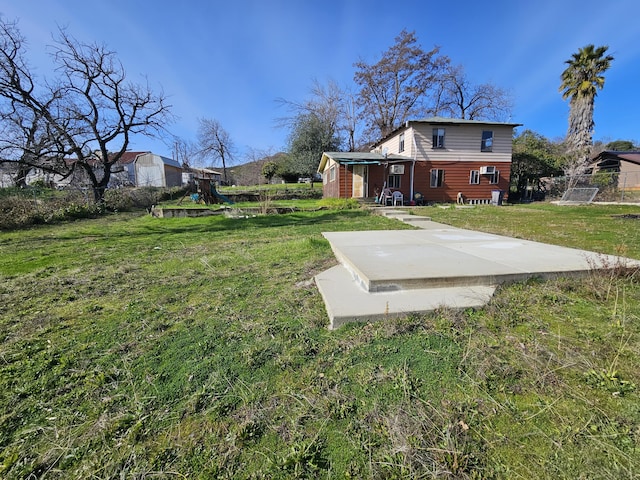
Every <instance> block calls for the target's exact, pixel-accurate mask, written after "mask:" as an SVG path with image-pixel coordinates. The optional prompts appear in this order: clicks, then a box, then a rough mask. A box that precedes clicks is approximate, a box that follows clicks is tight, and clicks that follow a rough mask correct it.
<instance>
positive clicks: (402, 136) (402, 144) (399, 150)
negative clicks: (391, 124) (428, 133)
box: [398, 132, 404, 153]
mask: <svg viewBox="0 0 640 480" xmlns="http://www.w3.org/2000/svg"><path fill="white" fill-rule="evenodd" d="M400 152H404V132H402V133H401V134H400V146H399V147H398V153H400Z"/></svg>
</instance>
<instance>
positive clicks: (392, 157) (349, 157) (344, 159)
mask: <svg viewBox="0 0 640 480" xmlns="http://www.w3.org/2000/svg"><path fill="white" fill-rule="evenodd" d="M324 154H325V155H326V156H327V157H329V158H331V159H333V160H334V161H336V162H338V163H383V162H393V161H396V162H410V161H412V160H413V159H412V158H410V157H405V156H402V155H397V154H395V153H389V154H387V155H384V154H382V153H373V152H324Z"/></svg>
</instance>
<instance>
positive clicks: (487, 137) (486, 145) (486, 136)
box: [480, 130, 493, 152]
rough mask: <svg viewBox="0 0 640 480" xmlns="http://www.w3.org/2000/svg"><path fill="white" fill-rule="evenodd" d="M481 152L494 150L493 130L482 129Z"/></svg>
mask: <svg viewBox="0 0 640 480" xmlns="http://www.w3.org/2000/svg"><path fill="white" fill-rule="evenodd" d="M480 151H481V152H491V151H493V132H492V131H491V130H483V131H482V143H481V144H480Z"/></svg>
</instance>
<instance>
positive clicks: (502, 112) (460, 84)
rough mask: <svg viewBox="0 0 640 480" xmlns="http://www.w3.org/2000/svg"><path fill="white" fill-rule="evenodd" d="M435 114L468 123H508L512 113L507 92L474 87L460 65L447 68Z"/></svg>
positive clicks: (492, 86) (486, 84) (493, 87)
mask: <svg viewBox="0 0 640 480" xmlns="http://www.w3.org/2000/svg"><path fill="white" fill-rule="evenodd" d="M434 104H435V107H434V109H435V113H436V115H438V114H444V115H445V116H450V117H452V118H460V119H463V120H464V119H467V120H491V121H507V120H508V119H509V118H510V117H511V112H512V110H513V100H512V98H511V96H510V95H509V93H508V92H506V91H505V90H503V89H501V88H499V87H496V86H495V85H493V84H491V83H479V84H478V83H473V82H471V81H470V80H469V78H468V77H467V75H466V74H465V72H464V68H463V67H462V66H461V65H457V66H454V67H450V68H447V70H446V72H445V73H444V75H443V76H442V77H441V80H440V88H439V89H438V90H437V92H436V94H435V101H434Z"/></svg>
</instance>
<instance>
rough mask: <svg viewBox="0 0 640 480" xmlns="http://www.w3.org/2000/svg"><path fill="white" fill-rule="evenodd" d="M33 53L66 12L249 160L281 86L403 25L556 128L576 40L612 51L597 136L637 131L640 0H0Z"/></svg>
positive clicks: (635, 137) (40, 54) (274, 144)
mask: <svg viewBox="0 0 640 480" xmlns="http://www.w3.org/2000/svg"><path fill="white" fill-rule="evenodd" d="M0 14H2V15H3V16H4V18H5V19H7V20H15V19H17V20H18V22H19V23H18V25H19V28H20V30H21V32H22V33H23V35H24V36H25V37H26V38H27V40H28V43H29V55H28V56H29V59H30V62H31V64H32V66H34V67H36V68H37V71H38V73H39V74H42V75H45V76H46V75H49V74H50V69H51V63H50V60H49V58H48V57H47V54H46V45H49V44H51V43H52V34H53V33H55V32H56V31H57V29H58V26H65V27H67V29H68V32H69V33H70V34H71V35H73V36H74V37H76V38H77V39H79V40H81V41H86V42H94V41H95V42H99V43H104V44H106V45H107V46H108V47H109V48H110V49H112V50H115V51H116V52H117V54H118V57H119V58H120V60H121V61H122V63H123V64H124V67H125V70H126V72H127V74H128V76H129V78H130V79H131V80H133V81H143V80H144V76H146V78H147V79H148V81H149V84H150V86H151V87H152V88H153V89H154V90H158V91H159V90H163V91H164V93H165V94H167V95H168V96H169V99H170V103H171V105H172V106H173V112H174V114H175V115H176V116H177V120H176V121H175V123H174V124H173V125H171V126H170V127H169V129H170V131H171V132H172V133H173V134H175V135H177V136H179V137H181V138H184V139H186V140H195V137H196V130H197V126H198V118H204V117H206V118H214V119H216V120H218V121H219V122H220V123H221V124H222V126H223V127H224V128H225V129H226V130H227V131H228V132H229V134H230V135H231V138H232V139H233V141H234V143H235V145H236V148H237V150H238V155H237V157H238V158H237V159H236V160H237V161H238V162H242V161H244V154H245V153H246V152H247V151H249V150H250V149H254V150H256V151H271V152H276V151H279V150H282V149H284V148H285V145H286V137H287V131H286V130H283V129H281V128H277V126H276V123H277V122H276V120H277V119H278V118H279V117H282V116H284V115H286V113H287V112H286V111H285V110H283V107H282V106H280V105H279V104H278V102H277V101H276V99H278V98H285V99H287V100H290V101H303V100H304V99H305V98H307V97H308V92H309V88H310V86H311V84H312V81H313V80H314V79H317V80H318V81H320V82H321V83H324V82H326V81H327V80H329V79H332V80H335V81H336V82H337V83H338V84H340V85H342V86H353V73H354V68H353V63H354V62H356V61H358V60H359V59H363V60H365V61H367V62H369V63H372V62H375V61H376V60H378V58H379V57H380V55H381V53H382V52H383V51H384V50H386V49H387V48H389V47H390V46H391V45H392V44H393V43H394V39H395V37H396V36H397V35H398V34H399V33H400V31H401V30H402V29H406V30H409V31H415V32H416V36H417V38H418V40H419V42H420V44H421V45H422V47H423V48H424V49H425V50H430V49H431V48H433V46H434V45H438V46H440V47H441V53H442V54H445V55H447V56H449V57H450V58H451V60H452V63H454V64H461V65H463V66H464V67H465V70H466V72H467V74H468V75H469V77H470V78H471V79H472V80H473V81H474V82H478V83H482V82H492V83H493V84H495V85H497V86H499V87H502V88H504V89H506V90H508V91H510V92H511V93H512V95H513V97H514V100H515V109H514V112H513V117H512V121H513V122H515V123H522V124H524V127H521V129H520V130H522V129H523V128H529V129H532V130H534V131H536V132H538V133H541V134H542V135H545V136H546V137H548V138H550V139H558V138H561V137H563V136H564V134H565V131H566V125H567V114H568V104H567V102H565V101H563V100H562V98H561V95H560V93H559V92H558V87H559V84H560V74H561V72H562V70H563V69H564V61H565V60H567V59H569V58H570V57H571V54H572V53H574V52H576V51H577V50H578V48H580V47H583V46H584V45H586V44H589V43H593V44H595V45H596V46H599V45H609V53H610V54H611V55H613V56H614V57H615V60H614V62H613V63H612V66H611V69H610V70H609V72H608V73H607V74H606V84H605V88H604V90H602V91H601V92H600V93H599V94H598V97H597V98H596V106H595V122H596V127H595V136H594V137H595V139H596V140H603V141H611V140H616V139H625V140H632V141H635V142H636V144H637V143H640V116H639V114H638V112H639V111H640V88H639V87H638V85H639V84H638V81H639V79H640V26H639V25H638V19H639V18H640V2H638V1H637V0H609V2H607V3H606V4H605V2H602V1H594V0H536V1H528V2H516V1H513V0H497V1H490V0H485V1H477V0H475V1H473V0H461V1H458V2H443V1H434V0H417V1H413V0H407V1H400V2H391V1H386V2H382V1H378V0H371V1H365V0H342V1H339V0H323V1H310V0H271V1H270V0H234V1H231V2H229V1H221V0H211V1H204V0H183V1H181V2H176V1H171V2H169V1H166V0H152V1H151V0H109V1H104V0H91V1H87V0H11V1H7V0H0ZM131 148H132V149H133V150H152V151H154V152H155V153H158V154H161V155H165V156H171V152H172V148H171V144H170V142H162V141H153V140H149V139H147V138H145V137H140V138H134V140H133V143H132V145H131Z"/></svg>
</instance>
